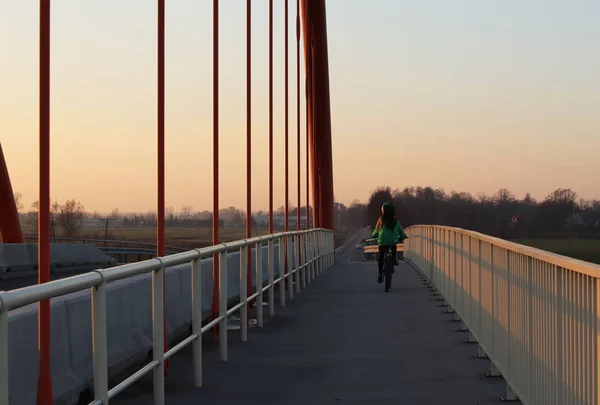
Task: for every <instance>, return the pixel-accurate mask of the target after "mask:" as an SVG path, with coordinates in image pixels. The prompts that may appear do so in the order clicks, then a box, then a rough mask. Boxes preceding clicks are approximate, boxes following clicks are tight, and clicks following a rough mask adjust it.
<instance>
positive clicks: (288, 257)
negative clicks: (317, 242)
mask: <svg viewBox="0 0 600 405" xmlns="http://www.w3.org/2000/svg"><path fill="white" fill-rule="evenodd" d="M286 4H287V2H286ZM286 239H287V241H286V243H285V247H286V249H285V253H286V261H285V264H286V267H290V269H289V270H288V271H287V273H288V274H289V277H288V278H287V283H288V284H287V286H288V288H289V291H288V294H289V296H290V300H293V299H294V275H293V274H292V272H291V269H292V268H293V266H292V243H294V240H293V236H286ZM284 287H285V283H283V284H281V288H282V289H283V290H284V292H283V293H282V294H281V295H282V296H285V288H284Z"/></svg>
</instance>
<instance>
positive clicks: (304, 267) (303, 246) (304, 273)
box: [300, 233, 308, 288]
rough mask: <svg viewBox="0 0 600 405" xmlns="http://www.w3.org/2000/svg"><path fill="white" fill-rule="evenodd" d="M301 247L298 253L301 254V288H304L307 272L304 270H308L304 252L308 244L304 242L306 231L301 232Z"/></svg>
mask: <svg viewBox="0 0 600 405" xmlns="http://www.w3.org/2000/svg"><path fill="white" fill-rule="evenodd" d="M301 238H302V249H301V252H300V254H301V255H302V288H306V285H307V278H308V276H307V274H306V272H307V271H308V266H307V265H306V260H307V257H308V255H307V254H306V252H307V249H308V245H307V243H306V241H307V237H306V233H302V237H301Z"/></svg>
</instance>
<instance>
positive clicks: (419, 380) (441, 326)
mask: <svg viewBox="0 0 600 405" xmlns="http://www.w3.org/2000/svg"><path fill="white" fill-rule="evenodd" d="M340 257H343V258H344V260H346V262H344V263H338V265H337V266H335V267H334V268H331V269H329V270H327V271H326V272H325V273H324V274H323V275H322V276H320V277H319V278H317V279H316V280H315V281H314V283H313V284H312V285H311V286H310V287H309V288H307V289H305V290H302V292H301V294H300V295H298V296H296V298H295V299H294V300H293V301H291V302H290V301H288V302H287V307H286V308H277V309H276V315H275V316H274V317H271V318H269V317H265V325H264V328H262V329H250V330H249V341H248V342H247V343H241V342H240V339H239V334H238V333H237V331H230V337H229V341H230V346H229V361H228V362H227V363H222V362H220V361H219V356H218V349H217V348H216V347H211V348H209V349H208V350H207V352H206V353H205V354H204V388H194V386H193V381H192V361H191V349H186V350H184V351H182V352H181V353H179V354H177V355H176V356H174V357H173V358H172V360H171V365H170V370H171V372H170V375H169V378H168V379H167V382H166V404H168V405H171V404H173V405H175V404H181V405H187V404H190V405H191V404H194V405H196V404H217V403H223V404H228V405H236V404H240V405H241V404H282V405H284V404H285V405H287V404H289V405H292V404H294V405H296V404H297V405H309V404H310V405H312V404H332V403H341V404H371V403H373V404H407V405H409V404H410V405H418V404H423V405H425V404H432V405H434V404H440V405H442V404H443V405H454V404H456V405H470V404H472V405H477V404H479V405H484V404H485V405H488V404H499V403H501V402H502V401H500V397H501V395H502V394H503V389H504V383H503V380H502V379H495V378H488V377H485V373H486V372H487V371H489V361H488V360H483V359H475V358H473V354H475V353H476V348H477V346H476V345H469V344H465V343H463V341H464V340H465V339H466V337H467V334H466V333H464V332H457V331H456V329H457V328H458V326H459V325H460V324H458V323H454V322H451V319H452V316H451V315H448V314H444V313H443V308H441V307H439V306H438V302H437V301H436V299H435V297H434V296H433V295H431V293H430V292H429V290H428V289H427V288H425V286H423V285H422V283H421V279H420V278H419V277H418V275H417V273H416V272H415V270H413V269H412V268H411V267H409V266H408V265H407V264H406V263H401V265H400V266H399V267H397V269H396V273H395V274H394V279H393V289H392V291H390V292H389V293H385V292H384V291H383V285H382V284H377V283H376V278H377V277H376V270H375V268H376V265H375V264H374V263H361V262H352V261H349V260H352V259H353V255H351V254H350V255H342V256H340ZM151 403H152V376H151V375H149V376H147V377H146V378H145V379H143V380H142V381H140V382H138V383H136V384H135V385H133V386H132V387H130V388H129V389H127V390H126V391H125V392H123V393H121V394H120V395H118V396H117V397H116V398H115V399H113V400H111V404H119V405H121V404H122V405H129V404H132V405H137V404H140V405H141V404H144V405H147V404H151Z"/></svg>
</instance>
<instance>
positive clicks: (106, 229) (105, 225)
mask: <svg viewBox="0 0 600 405" xmlns="http://www.w3.org/2000/svg"><path fill="white" fill-rule="evenodd" d="M100 219H101V220H102V221H104V246H106V241H107V240H108V225H110V223H111V222H113V221H116V220H117V218H114V217H109V218H100Z"/></svg>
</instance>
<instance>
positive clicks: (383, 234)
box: [371, 217, 406, 246]
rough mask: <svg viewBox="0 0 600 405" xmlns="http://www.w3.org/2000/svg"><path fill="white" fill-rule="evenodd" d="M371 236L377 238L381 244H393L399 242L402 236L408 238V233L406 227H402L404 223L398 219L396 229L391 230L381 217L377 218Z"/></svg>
mask: <svg viewBox="0 0 600 405" xmlns="http://www.w3.org/2000/svg"><path fill="white" fill-rule="evenodd" d="M371 236H372V237H374V238H375V237H376V238H377V244H378V245H379V246H393V245H395V244H397V243H398V240H399V239H400V238H401V239H406V234H405V233H404V229H402V225H400V221H398V220H396V226H395V227H394V231H390V230H389V229H388V228H387V227H386V226H383V222H382V220H381V217H380V218H379V219H378V220H377V224H376V225H375V229H374V230H373V233H372V234H371Z"/></svg>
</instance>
